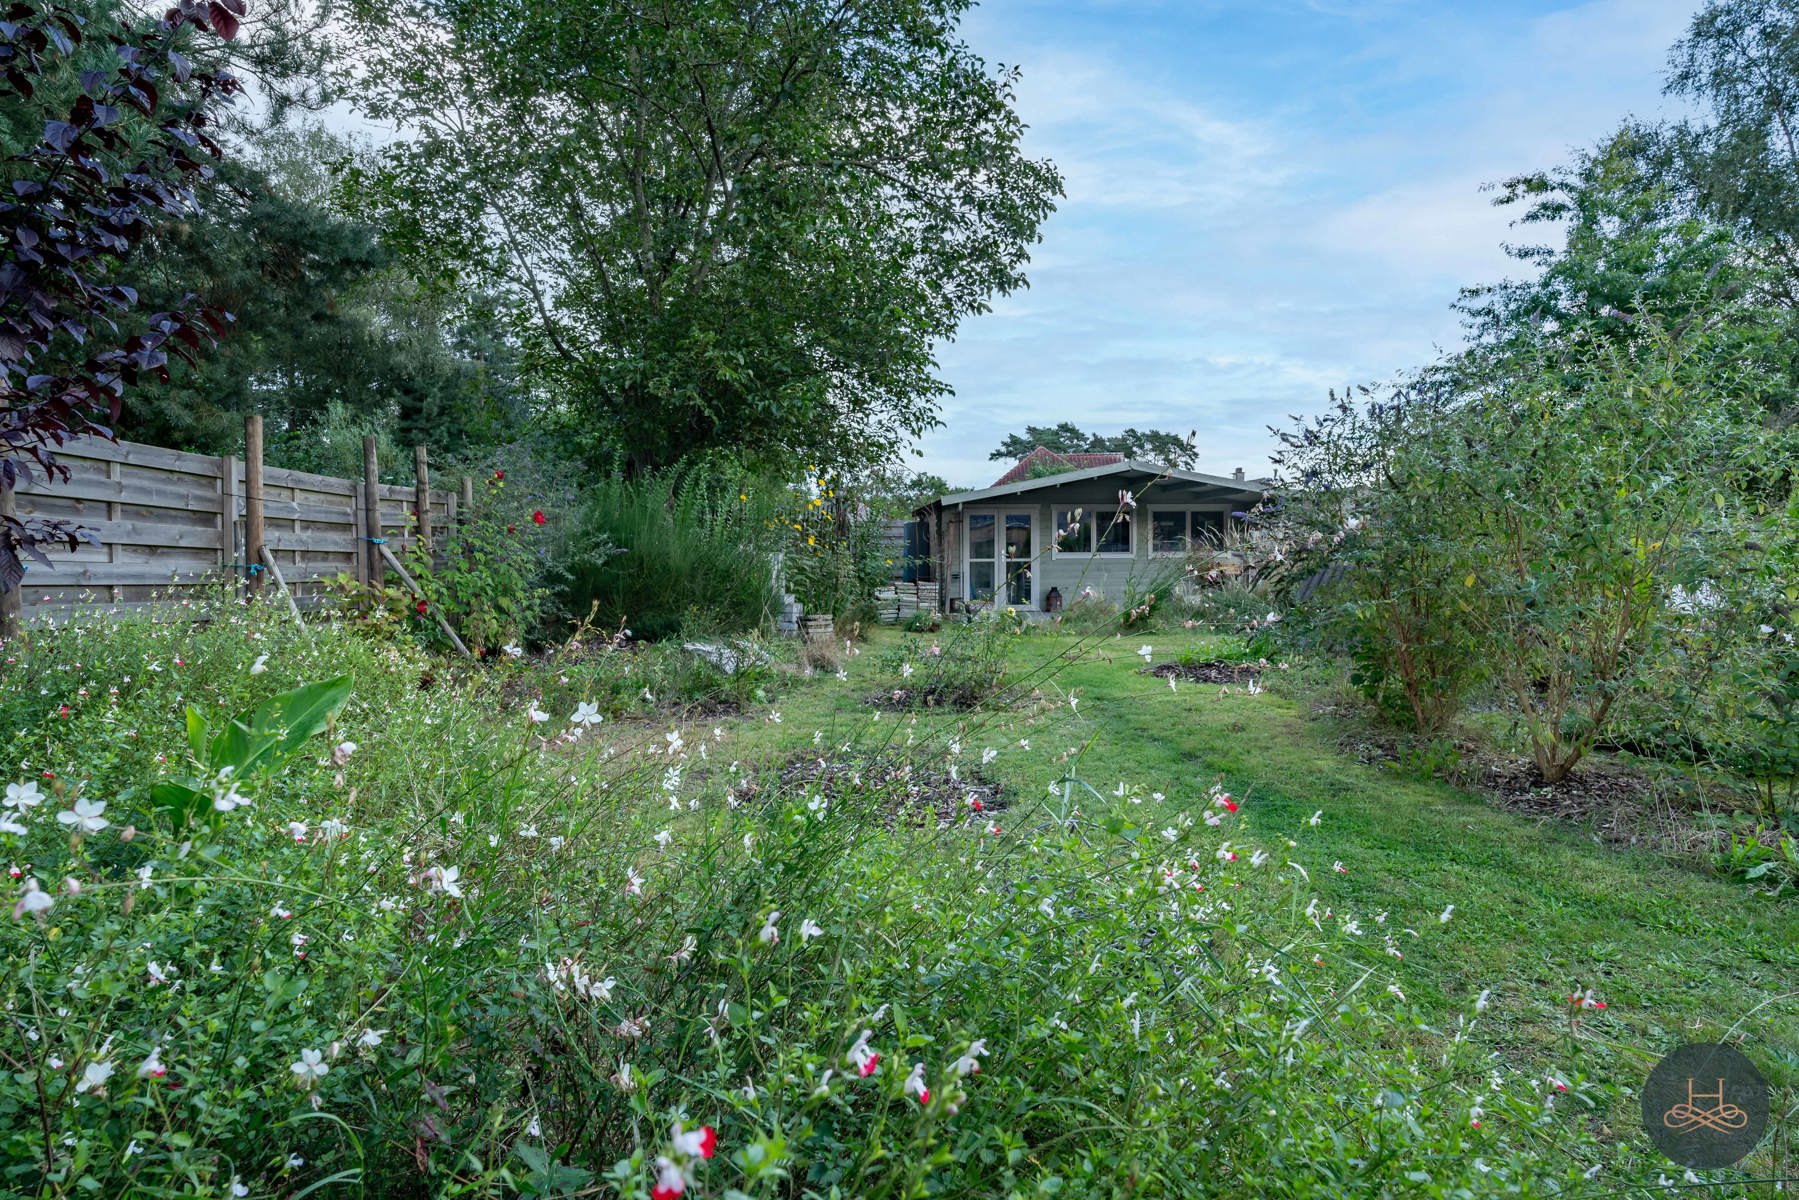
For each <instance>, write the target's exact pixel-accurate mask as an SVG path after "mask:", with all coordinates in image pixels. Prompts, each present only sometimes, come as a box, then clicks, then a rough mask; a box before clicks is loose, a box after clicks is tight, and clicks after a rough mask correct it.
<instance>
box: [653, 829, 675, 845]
mask: <svg viewBox="0 0 1799 1200" xmlns="http://www.w3.org/2000/svg"><path fill="white" fill-rule="evenodd" d="M674 840H675V835H674V834H672V833H670V832H669V831H668V830H666V829H664V830H663V831H662V832H661V833H658V834H657V835H656V844H657V845H658V846H666V845H668V844H669V843H670V842H672V841H674Z"/></svg>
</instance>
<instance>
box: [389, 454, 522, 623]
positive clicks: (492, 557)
mask: <svg viewBox="0 0 1799 1200" xmlns="http://www.w3.org/2000/svg"><path fill="white" fill-rule="evenodd" d="M548 523H549V518H548V517H547V516H546V515H545V513H544V511H543V509H541V508H536V507H532V506H530V505H529V503H528V502H523V501H521V502H517V503H514V502H511V501H510V500H509V498H508V497H507V495H506V477H505V472H504V471H495V472H493V473H492V474H491V475H489V476H488V477H487V481H486V483H485V485H484V486H483V490H482V492H481V494H480V495H479V496H477V497H476V500H475V507H474V511H473V512H470V513H459V514H458V521H457V525H456V529H455V531H454V533H453V534H452V535H451V537H450V539H449V542H448V544H447V548H446V551H445V553H444V555H443V557H442V559H441V560H439V561H435V562H434V561H433V558H432V556H431V555H429V554H428V553H427V552H426V551H425V548H424V547H423V546H421V545H419V544H418V543H416V542H415V543H414V544H413V547H412V552H411V555H410V557H411V559H412V576H413V578H414V579H415V580H416V581H417V582H418V584H419V586H420V587H421V588H422V589H423V590H424V593H425V600H424V601H423V602H422V603H423V604H424V606H425V607H422V608H421V607H419V605H420V603H421V602H419V601H416V600H414V601H413V603H412V605H411V607H412V608H413V609H414V611H415V613H416V614H417V616H418V617H419V620H418V622H417V626H416V627H417V628H418V629H419V630H420V631H422V632H423V633H424V634H425V635H426V638H427V640H428V641H431V642H434V641H435V640H436V639H437V638H438V636H439V634H438V626H437V624H436V621H435V619H433V618H434V615H435V616H441V617H443V618H444V619H445V620H446V621H448V622H449V623H450V624H451V625H452V626H453V627H454V628H455V629H456V632H457V633H459V634H460V635H461V636H462V640H463V642H464V643H466V644H467V645H468V648H469V649H470V650H472V651H473V652H474V653H476V654H482V655H484V654H487V653H489V652H491V651H495V650H498V649H500V648H501V647H502V646H506V645H514V644H518V643H521V642H523V641H525V640H526V639H527V638H531V637H535V636H537V635H538V634H539V632H540V630H539V626H540V624H541V623H542V620H543V616H544V609H545V605H546V602H547V600H548V598H549V592H548V590H547V589H546V588H544V587H543V586H542V578H543V573H544V569H545V568H544V563H545V561H546V559H547V555H546V552H545V550H544V548H543V541H544V532H543V530H544V527H545V526H546V525H547V524H548ZM408 599H411V597H408Z"/></svg>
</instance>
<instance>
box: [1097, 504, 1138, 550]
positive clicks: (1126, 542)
mask: <svg viewBox="0 0 1799 1200" xmlns="http://www.w3.org/2000/svg"><path fill="white" fill-rule="evenodd" d="M1095 536H1096V537H1098V538H1099V552H1100V553H1101V554H1129V553H1130V552H1131V514H1129V513H1117V514H1114V515H1112V516H1109V517H1107V518H1105V520H1103V521H1100V522H1099V529H1098V531H1097V533H1096V534H1095Z"/></svg>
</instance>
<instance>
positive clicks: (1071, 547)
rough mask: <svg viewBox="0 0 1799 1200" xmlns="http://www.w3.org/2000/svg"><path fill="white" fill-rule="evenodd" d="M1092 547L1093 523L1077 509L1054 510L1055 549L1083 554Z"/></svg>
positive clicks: (1065, 552)
mask: <svg viewBox="0 0 1799 1200" xmlns="http://www.w3.org/2000/svg"><path fill="white" fill-rule="evenodd" d="M1092 547H1093V524H1092V522H1091V521H1089V520H1088V519H1087V514H1086V513H1084V512H1082V511H1081V510H1079V509H1069V508H1064V509H1058V510H1057V512H1056V549H1057V550H1060V551H1061V552H1062V553H1063V554H1085V553H1087V551H1088V550H1090V549H1092Z"/></svg>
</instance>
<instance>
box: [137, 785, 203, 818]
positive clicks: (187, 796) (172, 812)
mask: <svg viewBox="0 0 1799 1200" xmlns="http://www.w3.org/2000/svg"><path fill="white" fill-rule="evenodd" d="M207 799H208V797H207V794H206V793H205V792H203V791H201V790H200V786H199V784H198V783H197V782H196V781H194V780H173V779H167V780H163V781H162V782H160V783H157V784H154V785H152V786H151V788H150V804H151V806H152V807H154V808H155V809H156V810H157V811H159V812H166V813H168V814H169V819H170V820H172V821H173V822H174V823H175V825H176V827H177V828H179V827H180V826H182V825H185V824H187V823H188V821H189V820H191V819H192V818H193V817H195V816H196V815H198V814H199V813H200V812H201V811H203V810H204V808H205V806H206V803H207Z"/></svg>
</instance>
